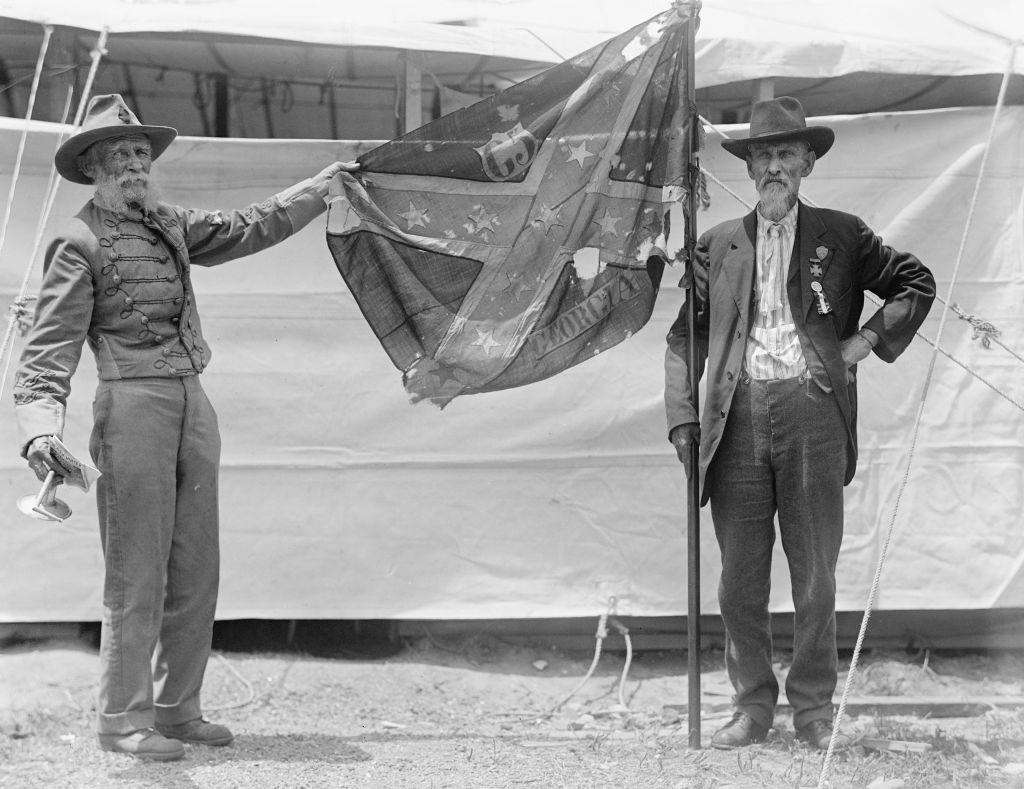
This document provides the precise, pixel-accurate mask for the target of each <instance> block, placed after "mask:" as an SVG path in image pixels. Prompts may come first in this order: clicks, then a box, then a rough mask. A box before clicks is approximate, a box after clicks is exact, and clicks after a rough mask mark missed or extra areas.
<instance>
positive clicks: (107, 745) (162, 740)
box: [97, 729, 185, 762]
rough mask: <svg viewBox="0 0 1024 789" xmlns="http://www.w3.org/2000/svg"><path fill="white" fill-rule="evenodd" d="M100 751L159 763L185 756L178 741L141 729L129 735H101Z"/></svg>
mask: <svg viewBox="0 0 1024 789" xmlns="http://www.w3.org/2000/svg"><path fill="white" fill-rule="evenodd" d="M97 736H98V738H99V741H100V749H101V750H104V751H114V752H115V753H127V754H128V755H130V756H135V757H137V758H139V759H152V760H153V761H157V762H173V761H175V760H177V759H180V758H182V757H183V756H184V755H185V747H184V746H183V745H182V744H181V743H180V742H178V741H177V740H170V739H168V738H167V737H164V736H163V735H162V734H160V733H158V732H156V731H155V730H153V729H139V730H138V731H133V732H129V733H128V734H100V735H97Z"/></svg>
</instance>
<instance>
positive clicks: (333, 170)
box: [318, 162, 359, 181]
mask: <svg viewBox="0 0 1024 789" xmlns="http://www.w3.org/2000/svg"><path fill="white" fill-rule="evenodd" d="M358 169H359V162H335V163H334V164H329V165H327V166H326V167H325V168H324V169H323V170H321V171H320V175H319V176H318V177H319V178H323V179H324V180H326V181H330V180H331V179H332V178H334V176H336V175H337V174H338V173H354V172H355V171H356V170H358Z"/></svg>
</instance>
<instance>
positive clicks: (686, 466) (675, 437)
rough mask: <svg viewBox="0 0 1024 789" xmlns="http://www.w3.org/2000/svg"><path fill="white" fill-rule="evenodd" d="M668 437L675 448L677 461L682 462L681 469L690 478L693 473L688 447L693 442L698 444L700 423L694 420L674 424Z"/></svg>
mask: <svg viewBox="0 0 1024 789" xmlns="http://www.w3.org/2000/svg"><path fill="white" fill-rule="evenodd" d="M668 437H669V440H670V441H671V442H672V446H674V447H675V448H676V457H678V458H679V462H680V463H682V464H683V471H685V472H686V478H687V479H690V478H691V476H692V475H693V464H692V463H691V457H690V447H691V446H693V445H694V444H696V445H697V446H700V425H699V424H697V423H696V422H687V423H685V424H682V425H676V426H675V427H673V428H672V432H671V433H669V436H668Z"/></svg>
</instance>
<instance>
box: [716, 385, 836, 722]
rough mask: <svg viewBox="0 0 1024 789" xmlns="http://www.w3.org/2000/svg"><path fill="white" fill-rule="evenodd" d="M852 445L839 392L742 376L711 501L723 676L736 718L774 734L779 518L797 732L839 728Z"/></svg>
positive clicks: (789, 687)
mask: <svg viewBox="0 0 1024 789" xmlns="http://www.w3.org/2000/svg"><path fill="white" fill-rule="evenodd" d="M846 440H847V439H846V430H845V428H844V426H843V421H842V416H841V414H840V412H839V408H838V406H837V405H836V403H835V401H834V399H833V398H832V395H831V394H826V393H825V392H823V391H822V390H821V389H820V388H819V387H818V386H817V385H816V384H815V383H814V382H813V381H812V380H811V379H809V378H806V377H803V376H801V377H800V378H789V379H785V380H781V381H755V380H750V379H749V378H747V377H746V375H744V376H743V377H742V379H741V382H740V384H739V385H738V386H737V388H736V394H735V395H734V396H733V400H732V406H731V411H730V412H729V415H728V417H727V419H726V424H725V432H724V434H723V436H722V441H721V443H720V444H719V446H718V449H717V451H716V452H715V457H714V460H713V468H712V474H711V479H710V485H711V487H710V490H709V492H710V501H711V515H712V518H713V520H714V523H715V535H716V537H717V538H718V545H719V547H720V549H721V553H722V577H721V583H720V585H719V591H718V602H719V606H720V608H721V611H722V618H723V619H724V621H725V629H726V667H727V670H728V673H729V679H730V680H731V681H732V684H733V687H734V688H735V690H736V695H735V697H734V703H735V706H736V709H737V710H739V711H741V712H746V713H748V714H749V715H750V716H751V717H752V718H753V719H754V720H755V721H757V722H758V723H761V724H763V725H766V726H770V725H771V724H772V720H773V718H774V715H775V704H776V702H777V701H778V696H779V684H778V680H777V679H776V677H775V673H774V672H773V670H772V634H771V622H770V619H769V614H768V597H769V591H770V588H771V562H772V549H773V547H774V545H775V523H774V520H775V515H776V513H778V520H779V534H780V535H781V537H782V547H783V549H784V551H785V554H786V559H787V561H788V563H789V574H790V580H791V582H792V587H793V606H794V609H795V619H794V636H793V663H792V665H791V666H790V669H789V675H788V677H787V680H786V696H787V698H788V699H789V703H790V705H791V706H792V707H793V711H794V714H793V725H794V726H795V727H796V728H801V727H803V726H805V725H806V724H807V723H809V722H810V721H812V720H816V719H824V720H831V719H832V694H833V692H834V691H835V687H836V671H837V668H838V655H837V653H836V616H835V595H836V582H835V569H836V562H837V560H838V558H839V548H840V545H841V543H842V539H843V475H844V469H845V463H846Z"/></svg>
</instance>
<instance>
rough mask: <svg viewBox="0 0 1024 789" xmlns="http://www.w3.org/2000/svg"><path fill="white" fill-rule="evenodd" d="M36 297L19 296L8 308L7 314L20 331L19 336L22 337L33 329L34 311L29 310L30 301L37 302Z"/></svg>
mask: <svg viewBox="0 0 1024 789" xmlns="http://www.w3.org/2000/svg"><path fill="white" fill-rule="evenodd" d="M36 298H37V297H36V296H33V295H25V296H19V297H18V298H16V299H15V300H14V301H13V302H12V303H11V306H9V307H8V308H7V314H8V315H10V316H11V320H12V322H13V323H14V325H15V327H16V328H17V330H18V334H19V335H20V336H22V337H24V336H25V333H26V332H28V330H29V329H30V328H32V310H30V309H29V308H28V303H29V302H30V301H35V300H36Z"/></svg>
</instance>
